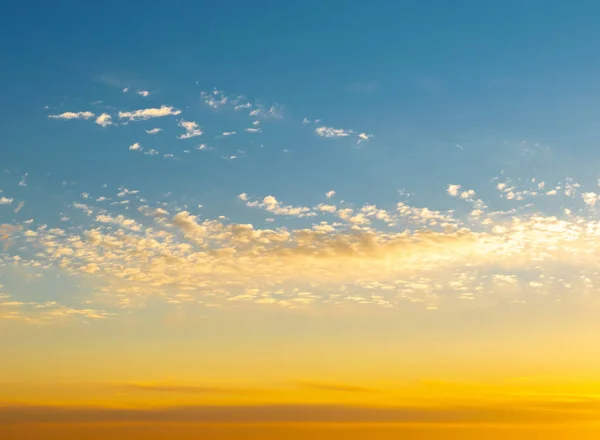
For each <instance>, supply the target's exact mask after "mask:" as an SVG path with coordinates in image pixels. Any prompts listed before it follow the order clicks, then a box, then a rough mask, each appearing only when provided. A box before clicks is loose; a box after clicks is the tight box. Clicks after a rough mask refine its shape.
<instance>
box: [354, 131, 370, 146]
mask: <svg viewBox="0 0 600 440" xmlns="http://www.w3.org/2000/svg"><path fill="white" fill-rule="evenodd" d="M372 137H373V135H372V134H367V133H359V134H358V142H357V143H359V144H360V143H361V142H364V141H368V140H369V139H371V138H372Z"/></svg>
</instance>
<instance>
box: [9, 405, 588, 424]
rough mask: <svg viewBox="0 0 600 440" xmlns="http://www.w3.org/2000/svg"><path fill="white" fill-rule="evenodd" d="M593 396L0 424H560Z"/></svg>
mask: <svg viewBox="0 0 600 440" xmlns="http://www.w3.org/2000/svg"><path fill="white" fill-rule="evenodd" d="M598 414H599V404H598V401H597V400H590V399H585V400H584V399H575V400H572V401H571V402H568V401H567V402H560V403H559V404H557V405H556V404H552V402H548V401H546V400H544V398H540V400H539V401H538V402H523V401H519V400H515V401H501V402H499V403H496V404H493V405H492V404H479V405H473V404H470V405H466V404H452V403H451V404H446V405H429V406H417V405H414V406H410V405H406V406H399V407H389V406H388V407H368V406H363V407H360V406H346V405H335V404H330V405H318V404H314V405H310V404H307V405H301V404H295V405H294V404H290V405H248V406H241V405H229V406H179V407H154V408H106V407H90V406H85V407H77V406H35V405H14V406H9V405H5V406H3V407H1V408H0V424H5V425H7V426H10V425H16V424H38V423H50V424H56V425H61V424H75V423H160V422H163V423H165V422H169V423H199V424H204V423H211V424H214V423H350V424H352V423H357V424H358V423H377V424H380V423H418V424H432V425H439V424H456V425H457V426H458V425H464V424H472V425H475V426H477V425H480V426H481V425H489V424H497V425H532V424H543V425H550V426H560V425H562V424H565V423H573V422H594V421H596V420H597V418H598Z"/></svg>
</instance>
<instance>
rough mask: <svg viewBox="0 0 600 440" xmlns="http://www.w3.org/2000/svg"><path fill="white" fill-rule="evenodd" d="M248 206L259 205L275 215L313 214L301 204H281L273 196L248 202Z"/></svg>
mask: <svg viewBox="0 0 600 440" xmlns="http://www.w3.org/2000/svg"><path fill="white" fill-rule="evenodd" d="M247 205H248V206H250V207H259V208H263V209H265V210H266V211H269V212H271V213H273V214H277V215H286V216H295V217H312V216H314V215H315V213H314V212H311V210H310V208H308V207H303V206H289V205H288V206H285V205H282V204H281V202H279V201H278V200H277V199H276V198H275V197H273V196H266V197H265V198H264V199H263V200H262V202H256V201H255V202H248V203H247Z"/></svg>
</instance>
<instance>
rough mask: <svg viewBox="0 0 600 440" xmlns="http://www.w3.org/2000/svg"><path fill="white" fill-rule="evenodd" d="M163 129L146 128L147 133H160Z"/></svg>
mask: <svg viewBox="0 0 600 440" xmlns="http://www.w3.org/2000/svg"><path fill="white" fill-rule="evenodd" d="M161 131H162V128H153V129H151V130H146V133H148V134H156V133H160V132H161Z"/></svg>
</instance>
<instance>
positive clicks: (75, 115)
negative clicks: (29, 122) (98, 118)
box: [48, 111, 95, 119]
mask: <svg viewBox="0 0 600 440" xmlns="http://www.w3.org/2000/svg"><path fill="white" fill-rule="evenodd" d="M94 116H95V115H94V113H92V112H88V111H86V112H76V113H74V112H65V113H61V114H60V115H49V116H48V117H49V118H51V119H90V118H93V117H94Z"/></svg>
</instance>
